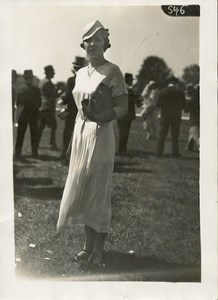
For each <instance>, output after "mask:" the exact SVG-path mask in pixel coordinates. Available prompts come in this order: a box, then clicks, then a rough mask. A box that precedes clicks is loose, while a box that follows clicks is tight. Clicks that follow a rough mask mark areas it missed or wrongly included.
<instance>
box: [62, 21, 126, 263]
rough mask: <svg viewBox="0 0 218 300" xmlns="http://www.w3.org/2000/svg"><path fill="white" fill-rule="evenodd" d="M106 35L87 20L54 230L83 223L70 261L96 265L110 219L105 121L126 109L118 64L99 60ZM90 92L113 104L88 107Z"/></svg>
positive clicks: (111, 149)
mask: <svg viewBox="0 0 218 300" xmlns="http://www.w3.org/2000/svg"><path fill="white" fill-rule="evenodd" d="M108 36H109V33H108V30H107V29H105V28H104V26H103V25H102V24H101V23H100V22H99V21H96V22H92V23H90V24H88V25H87V26H86V27H85V28H84V30H83V36H82V44H81V47H82V48H83V49H84V50H85V51H86V54H87V56H88V59H89V61H90V63H89V65H88V66H86V67H84V68H82V69H80V70H79V71H78V73H77V77H76V84H75V88H74V90H73V96H74V99H75V102H76V105H77V108H78V114H77V118H76V123H75V127H74V134H73V140H72V150H71V157H70V164H69V172H68V177H67V181H66V185H65V189H64V193H63V197H62V201H61V206H60V212H59V219H58V224H57V230H58V232H60V231H61V229H63V228H64V227H65V226H66V225H69V224H83V225H85V245H84V249H83V250H82V251H80V252H79V253H78V254H77V255H76V256H75V260H76V261H88V262H89V263H92V264H97V265H101V264H102V259H103V251H104V243H105V238H106V236H107V233H108V231H109V228H110V221H111V180H112V173H113V164H114V155H115V138H114V132H113V123H112V122H111V121H113V120H115V119H116V118H120V117H122V116H124V115H125V114H126V113H127V109H128V97H127V89H126V85H125V81H124V78H123V75H122V73H121V71H120V69H119V68H118V66H116V65H114V64H112V63H111V62H109V61H107V60H106V59H105V58H104V52H105V51H106V50H107V49H108V48H109V47H110V43H109V39H108ZM99 87H101V91H100V92H99V91H98V90H99ZM96 93H97V94H99V93H102V95H103V98H102V101H103V99H104V94H105V95H106V96H105V98H107V99H108V102H110V103H112V102H113V103H114V104H113V107H110V108H107V109H105V110H102V109H101V110H100V111H99V110H97V109H96V110H94V108H95V107H94V105H93V101H92V100H93V97H94V95H95V96H96ZM108 95H109V96H108ZM110 95H111V97H110ZM91 103H92V105H91ZM105 106H107V103H106V104H105ZM108 107H109V106H108Z"/></svg>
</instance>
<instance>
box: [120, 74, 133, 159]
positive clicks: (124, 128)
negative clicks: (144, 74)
mask: <svg viewBox="0 0 218 300" xmlns="http://www.w3.org/2000/svg"><path fill="white" fill-rule="evenodd" d="M124 78H125V82H126V86H127V90H128V113H127V115H126V116H124V117H123V118H120V119H118V120H117V123H118V129H119V153H120V154H122V153H126V151H127V143H128V139H129V132H130V127H131V123H132V121H133V120H134V119H135V103H136V100H137V98H136V95H135V94H134V91H133V88H132V83H133V75H132V74H131V73H125V76H124Z"/></svg>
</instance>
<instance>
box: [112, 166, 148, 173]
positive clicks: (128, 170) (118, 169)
mask: <svg viewBox="0 0 218 300" xmlns="http://www.w3.org/2000/svg"><path fill="white" fill-rule="evenodd" d="M114 173H152V171H151V170H149V169H138V168H128V167H124V168H122V167H119V166H116V165H115V166H114Z"/></svg>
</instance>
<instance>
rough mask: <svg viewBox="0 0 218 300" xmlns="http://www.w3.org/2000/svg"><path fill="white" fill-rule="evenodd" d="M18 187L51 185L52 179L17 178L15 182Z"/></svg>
mask: <svg viewBox="0 0 218 300" xmlns="http://www.w3.org/2000/svg"><path fill="white" fill-rule="evenodd" d="M15 182H16V185H25V186H26V185H31V186H36V185H51V184H52V182H53V181H52V179H51V178H46V177H22V178H16V180H15Z"/></svg>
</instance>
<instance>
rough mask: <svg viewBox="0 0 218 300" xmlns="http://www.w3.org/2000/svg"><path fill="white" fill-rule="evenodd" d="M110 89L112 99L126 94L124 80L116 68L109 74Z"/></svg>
mask: <svg viewBox="0 0 218 300" xmlns="http://www.w3.org/2000/svg"><path fill="white" fill-rule="evenodd" d="M110 75H111V81H110V88H111V89H112V97H118V96H121V95H123V94H128V92H127V88H126V84H125V80H124V77H123V74H122V72H121V71H120V69H119V67H118V66H115V67H114V68H113V71H112V72H111V74H110Z"/></svg>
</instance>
